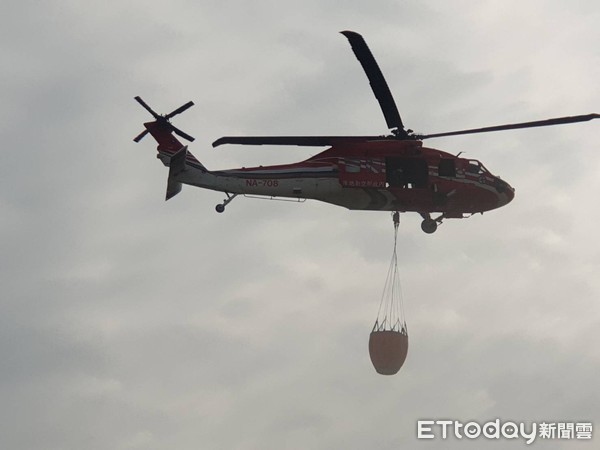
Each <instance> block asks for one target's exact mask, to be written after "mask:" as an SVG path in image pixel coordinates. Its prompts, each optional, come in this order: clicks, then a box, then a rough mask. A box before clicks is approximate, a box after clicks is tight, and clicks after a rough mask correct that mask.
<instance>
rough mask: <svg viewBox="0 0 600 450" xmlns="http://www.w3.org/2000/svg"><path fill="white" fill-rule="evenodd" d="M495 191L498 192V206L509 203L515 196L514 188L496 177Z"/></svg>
mask: <svg viewBox="0 0 600 450" xmlns="http://www.w3.org/2000/svg"><path fill="white" fill-rule="evenodd" d="M494 185H495V187H496V191H497V192H498V206H499V207H500V206H504V205H507V204H508V203H510V202H511V201H512V200H513V198H515V189H514V188H513V187H512V186H511V185H510V184H508V183H507V182H506V181H504V180H501V179H500V178H496V180H495V183H494Z"/></svg>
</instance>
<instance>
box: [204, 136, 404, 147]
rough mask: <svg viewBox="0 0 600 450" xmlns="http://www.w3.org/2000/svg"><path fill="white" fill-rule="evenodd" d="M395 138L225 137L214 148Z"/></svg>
mask: <svg viewBox="0 0 600 450" xmlns="http://www.w3.org/2000/svg"><path fill="white" fill-rule="evenodd" d="M395 139H397V138H396V137H395V136H224V137H222V138H219V139H217V140H216V141H215V142H213V144H212V146H213V147H218V146H219V145H223V144H240V145H299V146H304V147H327V146H331V145H335V144H340V143H343V142H344V143H352V142H365V141H375V140H395Z"/></svg>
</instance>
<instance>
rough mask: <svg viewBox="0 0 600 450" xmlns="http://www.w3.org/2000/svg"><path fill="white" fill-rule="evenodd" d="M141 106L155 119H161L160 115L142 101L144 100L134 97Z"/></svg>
mask: <svg viewBox="0 0 600 450" xmlns="http://www.w3.org/2000/svg"><path fill="white" fill-rule="evenodd" d="M133 98H134V99H135V100H136V101H137V102H138V103H139V104H140V105H142V106H143V107H144V109H145V110H146V111H148V112H149V113H150V114H152V117H154V118H155V119H158V118H159V117H160V115H158V114H157V113H156V112H154V110H153V109H152V108H150V107H149V106H148V105H147V104H146V102H145V101H144V100H142V98H141V97H140V96H139V95H138V96H136V97H133Z"/></svg>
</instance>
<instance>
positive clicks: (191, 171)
mask: <svg viewBox="0 0 600 450" xmlns="http://www.w3.org/2000/svg"><path fill="white" fill-rule="evenodd" d="M341 34H343V35H344V36H345V37H346V38H347V39H348V41H349V43H350V46H351V48H352V50H353V52H354V54H355V56H356V58H357V59H358V61H359V62H360V64H361V66H362V68H363V70H364V72H365V73H366V75H367V78H368V80H369V83H370V85H371V88H372V90H373V93H374V94H375V97H376V99H377V101H378V102H379V105H380V107H381V111H382V112H383V116H384V118H385V121H386V124H387V127H388V129H389V130H390V133H391V134H387V135H382V136H225V137H221V138H219V139H217V140H216V141H214V142H213V144H212V146H213V147H218V146H220V145H224V144H238V145H284V146H288V145H289V146H307V147H329V148H327V149H326V150H324V151H323V152H321V153H319V154H317V155H315V156H312V157H311V158H309V159H307V160H305V161H302V162H297V163H293V164H285V165H272V166H258V167H249V168H245V167H243V168H238V169H231V170H219V171H211V170H208V169H207V168H206V167H205V166H204V165H202V163H200V161H198V160H197V159H196V158H195V157H194V156H193V155H192V154H191V153H190V152H189V151H188V147H187V145H183V144H182V143H181V142H180V141H179V140H178V139H177V138H176V137H175V135H177V136H179V137H181V138H183V139H185V140H187V141H190V142H193V141H194V138H193V137H192V136H190V135H189V134H187V133H185V132H183V131H181V130H180V129H178V128H176V127H175V126H174V125H173V124H172V123H171V119H172V118H173V117H174V116H176V115H178V114H181V113H182V112H184V111H186V110H187V109H189V108H190V107H192V106H193V105H194V103H193V102H192V101H190V102H188V103H186V104H184V105H182V106H180V107H179V108H177V109H175V110H174V111H172V112H171V113H169V114H165V115H159V114H157V113H156V112H155V111H154V110H153V109H152V108H151V107H150V106H148V105H147V104H146V103H145V102H144V100H142V99H141V98H140V97H139V96H137V97H134V98H135V100H136V101H137V102H138V103H139V104H140V105H141V106H142V107H144V108H145V109H146V110H147V111H148V112H149V113H150V114H151V115H152V116H153V118H154V120H153V121H151V122H147V123H144V128H145V129H144V131H142V132H141V133H140V134H139V135H138V136H136V137H135V138H134V141H135V142H139V141H140V140H141V139H142V138H143V137H144V136H146V135H147V134H148V133H149V134H150V135H152V137H153V138H154V139H155V140H156V141H157V142H158V148H157V150H158V155H157V157H158V158H159V159H160V160H161V161H162V162H163V164H164V165H165V166H167V167H169V175H168V179H167V192H166V200H169V199H170V198H172V197H174V196H175V195H177V194H178V193H179V192H180V191H181V189H182V185H183V184H188V185H191V186H197V187H200V188H204V189H211V190H214V191H220V192H223V193H224V194H225V196H226V198H225V199H224V200H223V202H222V203H219V204H217V205H216V207H215V209H216V211H217V212H219V213H223V212H224V211H225V207H226V206H227V205H228V204H229V203H230V202H231V201H232V200H233V199H234V198H235V197H237V196H238V195H244V196H248V197H251V196H254V197H260V198H270V199H281V200H292V201H305V200H307V199H312V200H318V201H322V202H326V203H330V204H333V205H338V206H342V207H345V208H348V209H350V210H376V211H394V212H416V213H418V214H420V215H421V217H422V218H423V221H422V222H421V229H422V230H423V231H424V232H425V233H428V234H431V233H434V232H435V231H436V230H437V228H438V225H439V224H441V223H442V221H443V220H444V219H460V218H466V217H470V216H471V215H473V214H476V213H481V214H483V213H484V212H486V211H490V210H493V209H497V208H500V207H502V206H505V205H507V204H508V203H510V202H511V201H512V200H513V198H514V195H515V189H514V188H513V187H512V186H510V185H509V184H508V183H507V182H506V181H504V180H502V179H501V178H500V177H499V176H495V175H493V174H492V173H491V172H490V171H489V170H488V169H487V168H486V167H485V166H484V165H483V164H482V163H481V162H480V161H478V160H476V159H468V158H461V157H460V153H459V154H458V155H453V154H450V153H447V152H444V151H441V150H436V149H433V148H429V147H424V146H423V140H424V139H430V138H436V137H443V136H456V135H465V134H474V133H487V132H492V131H502V130H513V129H520V128H533V127H543V126H553V125H560V124H567V123H575V122H584V121H589V120H592V119H597V118H599V117H600V114H595V113H592V114H586V115H579V116H569V117H558V118H552V119H546V120H538V121H533V122H521V123H513V124H505V125H497V126H490V127H484V128H474V129H466V130H459V131H449V132H443V133H434V134H416V133H414V132H413V131H412V130H410V129H407V128H405V126H404V124H403V122H402V119H401V117H400V113H399V112H398V108H397V106H396V103H395V101H394V98H393V97H392V94H391V91H390V89H389V87H388V85H387V82H386V80H385V78H384V76H383V73H382V72H381V70H380V68H379V66H378V64H377V61H376V60H375V58H374V56H373V54H372V53H371V50H370V49H369V47H368V46H367V44H366V42H365V40H364V38H363V37H362V36H361V35H360V34H358V33H356V32H353V31H342V32H341ZM432 214H439V215H438V216H437V217H435V218H434V217H432Z"/></svg>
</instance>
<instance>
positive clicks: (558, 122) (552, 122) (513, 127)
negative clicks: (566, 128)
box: [415, 113, 600, 139]
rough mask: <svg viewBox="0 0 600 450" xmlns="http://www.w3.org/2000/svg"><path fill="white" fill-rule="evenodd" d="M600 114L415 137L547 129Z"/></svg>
mask: <svg viewBox="0 0 600 450" xmlns="http://www.w3.org/2000/svg"><path fill="white" fill-rule="evenodd" d="M598 118H600V114H594V113H592V114H584V115H581V116H568V117H556V118H554V119H546V120H536V121H534V122H521V123H511V124H506V125H498V126H494V127H484V128H472V129H470V130H460V131H448V132H445V133H434V134H420V135H415V137H416V138H417V139H429V138H435V137H442V136H457V135H460V134H475V133H488V132H490V131H502V130H516V129H518V128H535V127H548V126H552V125H562V124H566V123H576V122H587V121H588V120H593V119H598Z"/></svg>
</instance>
